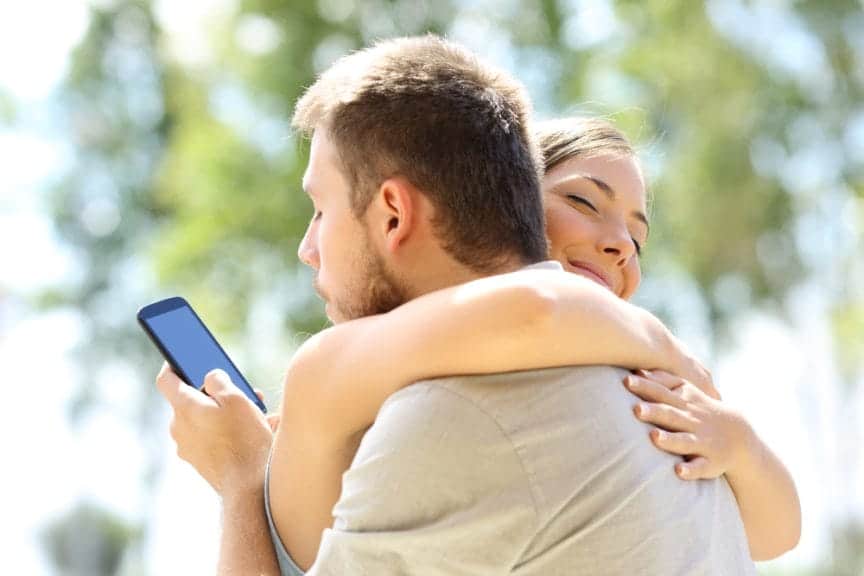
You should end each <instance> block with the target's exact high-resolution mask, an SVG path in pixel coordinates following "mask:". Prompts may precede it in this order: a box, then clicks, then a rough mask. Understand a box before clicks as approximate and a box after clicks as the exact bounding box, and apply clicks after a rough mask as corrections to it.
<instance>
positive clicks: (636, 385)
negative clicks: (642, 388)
mask: <svg viewBox="0 0 864 576" xmlns="http://www.w3.org/2000/svg"><path fill="white" fill-rule="evenodd" d="M628 387H629V388H630V389H631V390H635V389H637V388H639V380H637V379H636V378H631V379H630V384H628Z"/></svg>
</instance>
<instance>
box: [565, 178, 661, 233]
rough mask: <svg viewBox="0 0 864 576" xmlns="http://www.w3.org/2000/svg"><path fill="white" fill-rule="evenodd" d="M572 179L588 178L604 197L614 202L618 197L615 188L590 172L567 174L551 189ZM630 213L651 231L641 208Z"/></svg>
mask: <svg viewBox="0 0 864 576" xmlns="http://www.w3.org/2000/svg"><path fill="white" fill-rule="evenodd" d="M572 180H588V181H589V182H591V183H592V184H594V185H595V186H596V187H597V188H599V189H600V191H601V192H603V193H604V194H606V197H607V198H609V200H611V201H613V202H614V201H615V200H616V199H617V198H618V194H616V192H615V190H614V189H613V188H612V187H611V186H610V185H609V184H607V183H606V181H605V180H601V179H600V178H597V177H596V176H591V175H590V174H581V173H580V174H573V175H571V176H568V177H567V178H564V179H563V180H561V181H559V182H556V183H555V186H554V187H553V189H557V188H558V187H559V186H561V185H562V184H566V183H567V182H570V181H572ZM631 215H632V216H633V217H634V218H636V219H637V220H638V221H640V222H642V223H643V224H645V227H646V228H648V231H649V232H650V231H651V224H649V223H648V217H647V216H646V215H645V213H644V212H642V211H641V210H634V211H633V212H632V213H631Z"/></svg>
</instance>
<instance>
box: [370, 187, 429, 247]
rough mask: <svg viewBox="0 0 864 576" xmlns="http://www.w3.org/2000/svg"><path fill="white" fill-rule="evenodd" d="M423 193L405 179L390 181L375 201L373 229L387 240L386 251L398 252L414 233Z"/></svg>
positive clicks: (385, 243)
mask: <svg viewBox="0 0 864 576" xmlns="http://www.w3.org/2000/svg"><path fill="white" fill-rule="evenodd" d="M417 194H419V191H418V190H417V189H416V188H415V187H414V186H412V185H411V183H410V182H408V181H407V180H406V179H405V178H402V177H398V176H397V177H393V178H388V179H387V180H385V181H384V182H382V183H381V186H380V187H379V188H378V195H377V197H376V198H375V202H374V204H375V215H374V217H375V221H374V222H373V223H372V226H373V230H374V232H375V233H376V234H377V235H380V236H379V237H380V238H383V240H384V248H385V249H386V250H388V251H390V252H395V251H396V250H397V249H398V248H399V247H400V246H401V245H402V244H403V243H404V242H405V241H406V240H407V239H408V238H409V237H410V236H411V234H412V233H413V232H414V227H415V226H416V218H417V214H416V211H417V208H418V206H417V198H416V195H417Z"/></svg>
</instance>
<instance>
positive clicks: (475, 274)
mask: <svg viewBox="0 0 864 576" xmlns="http://www.w3.org/2000/svg"><path fill="white" fill-rule="evenodd" d="M447 260H448V261H444V262H439V263H438V265H437V266H428V265H427V266H423V265H422V264H420V266H422V269H421V268H420V267H418V268H417V269H415V271H414V272H415V273H414V274H413V276H414V279H415V281H414V282H413V286H412V292H413V293H412V294H411V297H412V298H416V297H418V296H422V295H423V294H426V293H428V292H434V291H435V290H442V289H444V288H449V287H450V286H456V285H457V284H464V283H465V282H471V281H472V280H478V279H480V278H484V277H486V276H494V275H496V274H506V273H508V272H515V271H516V270H519V269H520V268H523V267H524V266H526V264H525V263H523V262H521V261H520V260H519V259H518V258H516V257H513V258H512V259H509V260H507V261H505V262H502V263H501V264H500V265H496V266H493V267H491V268H489V269H487V270H485V271H482V272H480V271H477V270H474V269H472V268H469V267H468V266H465V265H464V264H461V263H459V262H457V261H456V260H453V259H447Z"/></svg>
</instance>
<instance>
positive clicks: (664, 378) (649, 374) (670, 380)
mask: <svg viewBox="0 0 864 576" xmlns="http://www.w3.org/2000/svg"><path fill="white" fill-rule="evenodd" d="M637 372H638V374H639V376H640V377H642V378H648V379H650V380H652V381H653V382H657V383H658V384H662V385H663V386H665V387H666V388H668V389H669V390H674V389H676V388H680V387H681V386H683V385H684V384H685V383H686V382H687V381H686V380H684V379H683V378H680V377H678V376H675V375H674V374H670V373H669V372H664V371H663V370H638V371H637Z"/></svg>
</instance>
